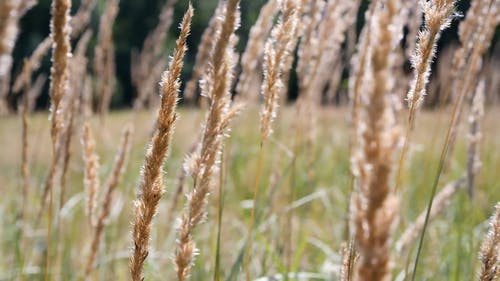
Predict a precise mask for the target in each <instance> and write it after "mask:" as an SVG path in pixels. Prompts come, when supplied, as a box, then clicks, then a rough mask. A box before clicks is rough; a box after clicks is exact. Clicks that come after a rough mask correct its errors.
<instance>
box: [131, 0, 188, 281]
mask: <svg viewBox="0 0 500 281" xmlns="http://www.w3.org/2000/svg"><path fill="white" fill-rule="evenodd" d="M192 17H193V8H192V6H191V4H189V8H188V10H187V12H186V14H185V15H184V18H183V20H182V24H181V26H180V28H181V33H180V35H179V38H178V39H177V43H176V49H175V51H174V55H173V57H172V58H171V60H170V63H169V66H168V70H167V71H165V72H164V73H163V77H162V79H161V83H160V86H161V90H160V91H161V104H160V108H159V110H158V117H157V120H156V130H155V132H154V135H153V138H152V140H151V145H150V147H149V148H148V151H147V152H146V159H145V163H144V167H143V169H142V173H141V181H140V186H139V190H140V194H139V196H138V199H137V200H136V201H135V217H134V223H133V224H134V226H133V233H132V236H133V242H134V244H133V253H132V254H131V256H130V261H129V268H130V274H131V276H132V280H134V281H139V280H144V276H143V272H142V271H143V264H144V262H145V260H146V257H147V256H148V252H149V240H150V237H151V228H152V220H153V217H154V215H155V214H156V212H157V209H158V203H159V201H160V199H161V197H162V195H163V193H164V190H163V178H162V177H163V173H162V165H163V162H164V160H165V158H166V155H167V152H168V149H169V147H170V143H171V138H172V134H173V132H174V126H175V120H176V118H177V117H176V116H177V115H176V113H175V109H176V106H177V100H178V95H179V88H180V80H179V79H180V78H179V77H180V73H181V70H182V65H183V62H182V60H183V58H184V54H185V52H186V50H187V46H186V38H187V36H188V35H189V32H190V28H191V19H192Z"/></svg>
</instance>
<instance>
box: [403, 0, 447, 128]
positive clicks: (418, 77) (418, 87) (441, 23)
mask: <svg viewBox="0 0 500 281" xmlns="http://www.w3.org/2000/svg"><path fill="white" fill-rule="evenodd" d="M455 2H456V0H422V1H421V2H420V3H421V5H422V10H423V13H424V28H423V30H421V31H420V32H419V33H418V42H417V45H416V48H415V54H414V55H413V58H412V61H411V62H412V66H413V69H414V80H413V82H412V84H411V86H410V91H409V92H408V96H407V100H408V106H409V108H410V117H409V118H410V120H413V119H414V114H415V110H416V109H417V108H418V107H419V106H420V104H421V103H422V101H423V99H424V96H425V93H426V91H425V88H426V85H427V83H428V82H429V75H430V73H431V69H430V68H431V62H432V59H433V58H434V55H435V53H436V44H437V41H438V40H439V36H440V34H441V32H442V31H443V30H445V29H446V28H448V27H449V26H450V23H451V19H452V16H453V13H454V12H455ZM411 122H413V121H411Z"/></svg>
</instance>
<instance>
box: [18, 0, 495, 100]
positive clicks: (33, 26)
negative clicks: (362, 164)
mask: <svg viewBox="0 0 500 281" xmlns="http://www.w3.org/2000/svg"><path fill="white" fill-rule="evenodd" d="M165 2H166V0H144V1H133V0H121V1H120V3H119V12H118V16H117V18H116V21H115V23H114V26H113V40H114V44H115V52H116V53H115V58H116V60H115V61H116V75H117V83H116V88H115V91H114V93H113V97H112V102H111V107H112V108H126V107H131V106H132V104H133V100H134V98H135V96H136V95H137V94H136V93H137V91H136V89H135V88H134V87H133V84H132V82H131V74H130V68H131V53H132V51H133V50H137V51H140V49H141V47H142V44H143V42H144V39H145V38H146V36H147V35H148V33H149V32H150V31H151V30H153V29H154V28H155V26H156V25H157V24H158V21H159V14H160V11H161V8H162V6H163V5H164V4H165ZM265 2H266V1H265V0H243V1H241V27H240V28H239V29H238V31H237V34H238V35H239V42H238V47H237V51H238V52H239V53H240V54H241V53H242V52H243V51H244V49H245V45H246V41H247V39H248V34H249V31H250V28H251V27H252V25H253V24H254V23H255V21H256V19H257V16H258V14H259V10H260V8H261V7H262V5H263V4H264V3H265ZM105 3H106V0H99V1H98V3H97V6H96V9H94V11H93V13H92V19H91V23H90V28H91V29H92V30H93V31H94V35H93V36H92V39H91V41H90V45H89V50H88V54H87V55H88V56H89V58H92V57H93V49H94V47H95V45H96V43H97V37H96V34H97V32H98V29H99V19H100V15H101V14H102V12H103V10H104V8H105ZM217 3H218V0H193V1H192V4H193V6H194V8H195V14H194V18H193V23H192V29H191V30H192V32H191V33H192V36H190V37H189V38H188V46H189V51H188V53H187V55H186V60H185V67H184V69H183V73H182V79H183V82H186V81H187V80H188V79H189V78H190V76H191V73H192V68H193V66H194V63H195V57H196V51H197V46H198V44H199V43H200V39H201V36H202V33H203V31H204V30H205V28H206V27H207V25H208V22H209V20H210V18H211V17H212V15H213V13H214V10H215V8H216V6H217ZM368 3H369V1H367V0H365V1H362V4H361V7H360V9H359V11H358V17H357V23H356V25H355V26H353V27H352V28H351V30H350V32H349V31H348V34H347V39H346V42H345V43H344V45H343V51H346V50H353V49H354V48H353V47H352V46H351V45H349V44H350V43H349V42H351V44H355V42H356V39H357V36H358V35H359V32H360V30H361V27H362V26H363V24H364V22H363V15H364V12H365V11H366V8H367V7H368ZM50 5H51V1H50V0H39V2H38V4H37V5H36V6H35V7H33V8H32V9H31V10H30V11H28V13H26V15H25V16H24V17H23V18H22V19H21V22H20V34H19V37H18V39H17V42H16V46H15V49H14V52H13V57H14V64H13V67H12V76H11V77H14V78H15V77H17V76H18V74H19V73H20V72H21V70H22V65H23V59H24V58H25V57H29V56H30V55H31V54H32V52H33V50H35V48H36V47H37V45H39V44H40V42H41V41H43V39H44V38H45V37H46V36H47V35H48V34H49V21H50ZM79 5H80V0H75V1H73V6H72V11H73V12H72V14H74V13H75V11H76V10H77V9H78V7H79ZM187 5H188V1H187V0H178V1H177V2H176V4H175V12H174V18H173V21H172V25H171V27H170V31H169V33H168V36H167V39H166V40H165V42H164V46H163V48H164V53H165V54H168V53H170V52H171V50H172V49H173V46H174V43H175V38H177V35H178V31H179V30H178V26H177V23H178V22H180V19H181V17H182V14H183V13H184V11H185V10H186V8H187ZM469 5H470V4H469V1H459V5H458V9H457V10H458V11H460V14H461V15H463V14H465V13H466V11H467V9H468V8H469ZM458 23H459V21H453V23H452V26H451V27H450V28H449V29H447V30H445V32H444V33H443V35H442V37H441V39H440V42H439V45H438V49H440V50H442V49H444V48H447V47H448V46H453V45H454V44H457V42H458V39H457V38H458V37H457V30H458ZM499 37H500V28H498V27H497V29H496V32H495V36H494V39H493V42H492V44H491V48H490V50H489V54H488V56H489V57H490V60H489V61H490V63H491V64H492V66H493V67H494V68H495V69H496V70H497V71H496V72H498V70H499V69H500V63H499V62H500V47H499V46H498V45H499V44H498V39H499ZM72 41H73V42H72V43H73V44H75V41H76V40H72ZM404 41H405V40H404V38H403V40H402V42H404ZM352 42H354V43H352ZM402 44H404V43H402ZM403 47H404V46H403ZM345 57H346V62H345V63H344V65H345V68H344V70H343V74H342V79H341V82H340V83H339V85H340V86H339V90H338V91H340V92H341V95H339V96H340V97H342V92H346V87H347V78H348V72H349V69H348V66H349V57H350V56H348V55H346V56H345ZM440 57H441V56H438V58H437V60H439V59H440ZM487 61H488V60H487ZM436 65H439V64H438V63H435V64H434V67H435V66H436ZM88 67H89V68H91V67H92V64H89V66H88ZM49 69H50V56H49V55H46V56H45V57H44V59H43V61H42V64H41V67H40V69H39V70H38V71H37V72H36V73H34V74H35V77H36V75H37V73H42V72H43V73H49ZM404 71H405V72H407V73H410V72H411V69H410V64H409V62H406V63H405V70H404ZM445 71H446V70H445ZM433 75H439V71H433ZM495 77H496V76H495ZM289 83H290V86H289V93H288V95H289V96H288V99H289V100H294V99H295V97H296V96H297V81H296V78H295V75H294V73H291V79H290V82H289ZM494 84H495V85H496V86H495V87H498V83H494ZM184 86H185V83H183V85H182V87H184ZM48 87H49V83H45V86H44V89H43V92H42V95H41V96H40V98H38V100H37V108H39V109H41V108H43V109H46V108H47V107H48V100H49V99H48ZM431 87H432V84H431ZM497 90H499V89H497ZM433 91H434V92H439V87H438V88H435V89H431V91H430V92H433ZM493 91H495V90H494V89H493ZM499 91H500V90H499ZM499 91H496V92H499ZM256 92H258V89H256ZM16 99H17V97H16V96H13V95H11V96H10V97H9V102H10V103H11V105H14V104H15V103H16ZM343 101H345V99H341V98H337V99H336V100H335V102H336V103H342V102H343ZM432 101H433V99H432V98H430V99H428V102H429V103H430V104H431V105H432V103H433V102H432ZM14 107H15V106H14Z"/></svg>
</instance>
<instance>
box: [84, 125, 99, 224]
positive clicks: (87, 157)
mask: <svg viewBox="0 0 500 281" xmlns="http://www.w3.org/2000/svg"><path fill="white" fill-rule="evenodd" d="M82 144H83V161H84V163H85V169H84V177H83V185H84V187H85V190H86V191H87V194H88V196H87V197H86V198H87V204H86V212H87V216H88V218H89V225H90V226H95V225H96V215H95V213H96V203H97V192H98V189H99V186H100V183H99V156H98V155H97V153H96V152H95V140H94V137H93V135H92V130H91V129H90V125H89V124H88V123H85V124H84V125H83V135H82Z"/></svg>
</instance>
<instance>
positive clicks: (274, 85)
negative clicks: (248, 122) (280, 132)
mask: <svg viewBox="0 0 500 281" xmlns="http://www.w3.org/2000/svg"><path fill="white" fill-rule="evenodd" d="M280 4H281V6H280V11H281V16H280V19H279V21H278V23H277V24H276V26H274V27H273V29H272V31H271V36H270V37H269V38H268V40H267V41H266V45H265V47H264V49H265V50H264V63H263V66H262V68H263V73H264V80H263V81H262V85H261V94H262V96H263V97H264V104H263V105H262V108H261V111H260V145H259V154H258V155H259V156H258V161H257V165H258V166H257V172H256V176H255V181H254V183H255V184H254V186H253V205H252V210H251V214H250V222H249V224H248V234H247V241H246V245H245V248H246V249H245V253H244V258H243V267H244V271H245V280H247V281H248V280H250V271H249V261H250V256H251V251H252V239H253V237H252V236H253V228H254V223H255V211H256V209H257V203H258V202H257V200H258V196H259V189H260V185H259V184H260V175H261V173H262V162H263V155H264V150H263V146H264V143H265V141H266V140H267V138H268V137H269V136H270V135H271V134H272V133H273V129H272V122H273V121H274V119H275V118H276V116H277V111H278V102H279V96H280V94H282V92H283V80H282V79H283V77H282V76H283V68H284V67H285V64H286V59H287V57H288V56H290V55H291V51H292V50H291V48H292V46H293V39H294V35H295V34H296V29H297V24H298V20H299V10H300V4H301V3H300V2H298V1H297V0H286V1H283V2H281V3H280Z"/></svg>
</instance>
